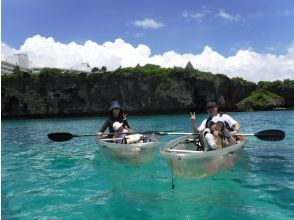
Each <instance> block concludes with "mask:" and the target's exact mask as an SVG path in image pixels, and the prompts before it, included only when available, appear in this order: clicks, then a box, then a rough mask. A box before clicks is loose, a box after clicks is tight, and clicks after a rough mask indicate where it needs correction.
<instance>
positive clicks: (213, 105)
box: [206, 102, 217, 108]
mask: <svg viewBox="0 0 294 220" xmlns="http://www.w3.org/2000/svg"><path fill="white" fill-rule="evenodd" d="M210 107H217V104H216V102H207V103H206V108H210Z"/></svg>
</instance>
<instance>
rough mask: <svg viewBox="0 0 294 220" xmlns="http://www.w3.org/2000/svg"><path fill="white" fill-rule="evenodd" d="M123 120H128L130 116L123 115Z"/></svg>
mask: <svg viewBox="0 0 294 220" xmlns="http://www.w3.org/2000/svg"><path fill="white" fill-rule="evenodd" d="M123 120H124V121H126V120H128V115H127V114H125V113H123Z"/></svg>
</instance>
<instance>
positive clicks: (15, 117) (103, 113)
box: [1, 107, 294, 121]
mask: <svg viewBox="0 0 294 220" xmlns="http://www.w3.org/2000/svg"><path fill="white" fill-rule="evenodd" d="M291 110H294V107H288V108H283V107H277V108H273V109H264V110H255V111H247V112H263V111H266V112H268V111H291ZM191 111H193V110H191ZM191 111H190V110H189V111H186V112H183V111H164V112H153V111H149V112H138V111H136V112H132V111H126V113H127V114H128V115H129V116H155V115H182V114H187V115H188V114H189V112H191ZM193 112H194V111H193ZM195 112H196V113H197V114H206V111H195ZM220 112H246V111H233V110H223V111H222V110H221V111H220ZM107 115H108V112H101V113H85V114H58V115H33V116H8V117H7V116H1V120H2V121H3V120H18V119H21V120H25V119H59V118H87V117H92V118H95V117H107Z"/></svg>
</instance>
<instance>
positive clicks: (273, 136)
mask: <svg viewBox="0 0 294 220" xmlns="http://www.w3.org/2000/svg"><path fill="white" fill-rule="evenodd" d="M135 133H136V134H155V135H196V134H200V133H186V132H166V131H142V132H134V133H128V134H135ZM109 134H113V133H109ZM237 135H243V136H255V137H257V138H258V139H260V140H264V141H280V140H283V139H284V138H285V132H284V131H282V130H277V129H269V130H263V131H259V132H257V133H255V134H237ZM87 136H97V134H81V135H76V134H71V133H66V132H60V133H50V134H48V138H49V139H50V140H52V141H56V142H62V141H69V140H71V139H72V138H74V137H87Z"/></svg>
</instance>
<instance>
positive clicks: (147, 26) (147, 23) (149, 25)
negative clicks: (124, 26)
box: [133, 18, 165, 29]
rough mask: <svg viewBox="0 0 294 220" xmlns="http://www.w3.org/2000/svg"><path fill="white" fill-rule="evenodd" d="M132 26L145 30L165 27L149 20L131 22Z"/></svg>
mask: <svg viewBox="0 0 294 220" xmlns="http://www.w3.org/2000/svg"><path fill="white" fill-rule="evenodd" d="M133 25H135V26H138V27H142V28H145V29H157V28H161V27H164V26H165V25H164V24H163V23H160V22H157V21H155V20H153V19H150V18H145V19H144V20H137V21H134V22H133Z"/></svg>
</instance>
